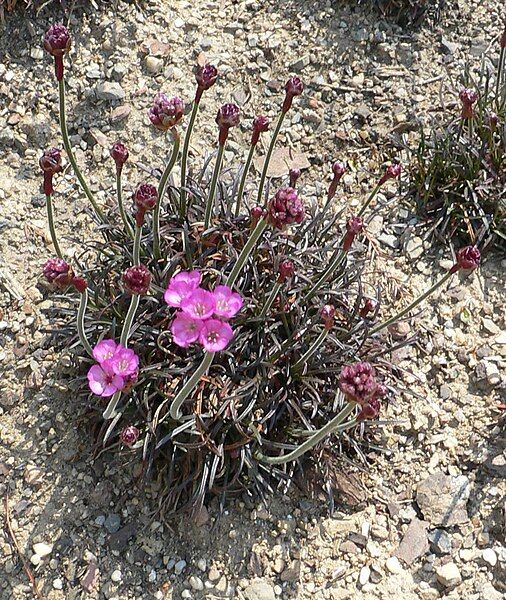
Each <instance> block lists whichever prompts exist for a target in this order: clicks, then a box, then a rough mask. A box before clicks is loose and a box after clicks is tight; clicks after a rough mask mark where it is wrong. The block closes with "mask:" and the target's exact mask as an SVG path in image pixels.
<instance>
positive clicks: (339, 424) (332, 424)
mask: <svg viewBox="0 0 506 600" xmlns="http://www.w3.org/2000/svg"><path fill="white" fill-rule="evenodd" d="M354 408H355V404H354V403H353V402H349V403H348V404H347V405H346V406H345V407H344V408H343V410H342V411H341V412H340V413H338V414H337V415H336V416H335V417H334V418H333V419H332V420H331V421H329V422H328V423H327V424H326V425H324V426H323V427H322V428H321V429H318V431H316V432H315V433H314V434H313V435H312V436H311V437H310V438H308V439H307V440H306V441H305V442H303V443H302V444H301V445H300V446H298V447H297V448H295V450H292V452H289V453H288V454H284V455H282V456H266V455H265V454H261V453H257V454H256V458H257V459H258V460H259V461H261V462H263V463H266V464H268V465H282V464H285V463H287V462H290V461H292V460H296V459H297V458H299V457H300V456H302V455H303V454H305V453H306V452H307V451H308V450H311V448H314V446H316V444H318V442H320V441H321V440H322V439H323V438H324V437H326V436H327V435H329V434H330V433H337V432H342V431H346V430H347V429H351V428H352V427H354V426H355V425H356V424H357V420H356V419H353V420H351V421H348V422H347V423H344V424H343V421H344V420H345V419H346V417H348V416H349V415H350V414H351V413H352V412H353V410H354Z"/></svg>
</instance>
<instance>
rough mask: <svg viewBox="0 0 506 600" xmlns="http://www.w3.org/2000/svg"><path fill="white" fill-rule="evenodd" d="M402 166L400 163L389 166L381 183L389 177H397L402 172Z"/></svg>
mask: <svg viewBox="0 0 506 600" xmlns="http://www.w3.org/2000/svg"><path fill="white" fill-rule="evenodd" d="M401 170H402V167H401V165H400V164H398V163H397V164H395V165H390V166H389V167H387V169H386V171H385V173H384V175H383V177H382V178H381V179H380V180H379V185H383V184H384V183H385V182H386V181H388V180H389V179H396V178H397V177H399V176H400V174H401Z"/></svg>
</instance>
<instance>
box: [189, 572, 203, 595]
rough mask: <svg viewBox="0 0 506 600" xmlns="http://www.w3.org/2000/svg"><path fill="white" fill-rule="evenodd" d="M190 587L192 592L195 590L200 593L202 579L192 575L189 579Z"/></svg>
mask: <svg viewBox="0 0 506 600" xmlns="http://www.w3.org/2000/svg"><path fill="white" fill-rule="evenodd" d="M190 585H191V586H192V588H193V589H194V590H197V592H201V591H202V590H203V589H204V584H203V582H202V579H200V577H197V576H196V575H192V576H191V577H190Z"/></svg>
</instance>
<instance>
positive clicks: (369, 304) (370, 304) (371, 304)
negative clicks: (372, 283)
mask: <svg viewBox="0 0 506 600" xmlns="http://www.w3.org/2000/svg"><path fill="white" fill-rule="evenodd" d="M377 306H378V303H377V301H376V300H373V299H372V298H366V300H365V302H364V306H362V308H361V309H360V316H361V317H367V315H368V314H369V313H371V312H373V311H375V310H376V307H377Z"/></svg>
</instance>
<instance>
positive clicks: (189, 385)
mask: <svg viewBox="0 0 506 600" xmlns="http://www.w3.org/2000/svg"><path fill="white" fill-rule="evenodd" d="M266 227H267V222H266V221H265V219H261V220H260V221H259V222H258V223H257V226H256V227H255V229H254V230H253V233H252V234H251V236H250V238H249V240H248V241H247V242H246V244H245V245H244V248H243V249H242V251H241V254H239V257H238V258H237V262H236V263H235V265H234V268H233V269H232V272H231V273H230V275H229V276H228V279H227V285H228V286H229V287H233V285H234V283H235V282H236V280H237V277H239V274H240V272H241V269H242V268H243V266H244V265H245V263H246V261H247V260H248V257H249V255H250V254H251V252H252V251H253V249H254V248H255V246H256V243H257V242H258V240H259V238H260V236H261V235H262V233H263V232H264V230H265V228H266ZM213 360H214V352H206V353H205V354H204V358H203V359H202V362H201V363H200V366H199V367H198V368H197V370H196V371H195V372H194V373H193V375H192V376H191V377H190V379H188V381H187V382H186V383H185V384H184V386H183V387H182V388H181V390H180V391H179V392H178V394H177V395H176V397H175V398H174V400H173V401H172V404H171V405H170V409H169V414H170V416H171V417H172V418H173V419H175V420H176V421H177V420H179V419H180V418H181V416H180V408H181V406H182V404H183V402H184V401H185V400H186V398H187V397H188V394H190V393H191V392H192V391H193V389H194V388H195V386H196V385H197V383H198V382H199V381H200V378H201V377H202V376H203V375H204V374H205V373H207V371H208V369H209V367H210V366H211V364H212V362H213ZM160 408H161V405H160V407H159V408H158V410H157V413H156V414H155V419H154V420H155V421H156V420H157V418H158V414H159V410H160Z"/></svg>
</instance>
